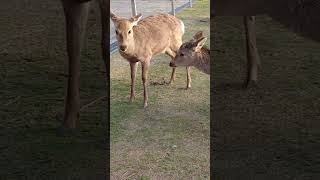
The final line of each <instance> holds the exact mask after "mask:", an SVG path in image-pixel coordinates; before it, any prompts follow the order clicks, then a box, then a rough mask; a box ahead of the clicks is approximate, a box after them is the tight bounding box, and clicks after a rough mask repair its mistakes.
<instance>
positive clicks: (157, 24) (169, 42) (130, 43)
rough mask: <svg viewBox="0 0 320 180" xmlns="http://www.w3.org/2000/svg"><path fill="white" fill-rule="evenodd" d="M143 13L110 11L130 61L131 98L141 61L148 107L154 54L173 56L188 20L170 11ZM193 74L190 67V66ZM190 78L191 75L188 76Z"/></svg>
mask: <svg viewBox="0 0 320 180" xmlns="http://www.w3.org/2000/svg"><path fill="white" fill-rule="evenodd" d="M141 16H142V15H141V14H138V15H136V16H133V17H131V18H129V19H126V18H123V17H119V16H117V15H115V14H114V13H110V18H111V20H112V21H113V23H114V25H115V33H116V38H117V41H118V45H119V53H120V54H121V56H122V57H123V58H125V59H126V60H127V61H128V62H129V64H130V70H131V94H130V99H129V102H132V101H133V99H134V98H135V79H136V71H137V63H138V62H140V63H141V67H142V82H143V95H144V108H146V107H147V105H148V91H147V80H148V71H149V66H150V61H151V59H152V57H153V56H155V55H158V54H161V53H166V54H167V55H169V56H170V57H171V58H172V59H173V58H174V57H175V56H176V54H177V52H178V50H179V47H180V46H181V44H182V36H183V34H184V29H185V27H184V24H183V22H182V21H181V20H179V19H178V18H176V17H175V16H172V15H170V14H157V15H152V16H149V17H146V18H144V19H142V20H140V19H141ZM175 70H176V69H175V68H173V69H172V73H171V79H170V83H173V81H174V80H175ZM187 74H188V77H189V68H187ZM187 81H189V78H187Z"/></svg>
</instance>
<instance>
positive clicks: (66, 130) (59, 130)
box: [56, 126, 76, 137]
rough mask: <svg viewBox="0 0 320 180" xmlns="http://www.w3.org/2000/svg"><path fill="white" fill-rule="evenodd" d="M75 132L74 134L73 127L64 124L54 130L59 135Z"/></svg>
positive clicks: (70, 134) (68, 134)
mask: <svg viewBox="0 0 320 180" xmlns="http://www.w3.org/2000/svg"><path fill="white" fill-rule="evenodd" d="M75 134H76V131H75V129H71V128H66V127H64V126H60V127H58V128H57V130H56V135H57V136H59V137H67V136H73V135H75Z"/></svg>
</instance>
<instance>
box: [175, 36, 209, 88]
mask: <svg viewBox="0 0 320 180" xmlns="http://www.w3.org/2000/svg"><path fill="white" fill-rule="evenodd" d="M206 40H207V38H206V37H204V36H203V33H202V31H199V32H197V33H196V34H195V35H194V36H193V39H191V40H189V41H187V42H185V43H183V44H182V45H181V47H180V48H179V51H178V54H177V56H176V57H175V58H174V59H173V60H172V61H171V62H170V66H171V67H178V66H186V67H188V66H189V67H190V66H194V67H196V68H197V69H199V70H200V71H202V72H204V73H206V74H210V50H209V49H208V48H206V47H204V44H205V42H206ZM188 88H189V87H188V86H187V89H188Z"/></svg>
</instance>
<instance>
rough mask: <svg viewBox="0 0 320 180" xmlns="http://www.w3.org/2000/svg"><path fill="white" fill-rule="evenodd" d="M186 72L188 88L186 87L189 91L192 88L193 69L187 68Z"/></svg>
mask: <svg viewBox="0 0 320 180" xmlns="http://www.w3.org/2000/svg"><path fill="white" fill-rule="evenodd" d="M186 70H187V87H186V89H189V88H191V74H190V73H191V72H190V71H191V67H190V66H187V67H186Z"/></svg>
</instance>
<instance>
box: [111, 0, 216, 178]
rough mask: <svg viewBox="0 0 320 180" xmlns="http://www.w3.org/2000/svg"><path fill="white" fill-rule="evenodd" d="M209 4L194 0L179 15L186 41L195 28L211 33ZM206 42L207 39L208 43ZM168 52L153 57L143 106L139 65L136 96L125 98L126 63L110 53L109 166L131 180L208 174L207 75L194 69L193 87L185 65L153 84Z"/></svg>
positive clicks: (115, 173) (166, 68) (164, 73)
mask: <svg viewBox="0 0 320 180" xmlns="http://www.w3.org/2000/svg"><path fill="white" fill-rule="evenodd" d="M209 8H210V5H209V1H208V0H199V1H196V4H195V5H194V7H193V8H188V9H185V10H184V11H183V12H181V13H179V14H177V17H178V18H180V19H182V20H183V21H184V23H185V26H186V34H185V36H184V40H189V39H190V38H192V36H193V35H194V34H195V33H196V32H197V31H199V30H202V31H204V34H205V35H207V36H208V37H209V26H210V20H209V16H210V9H209ZM209 44H210V42H209V41H208V42H207V45H208V46H209ZM169 62H170V57H169V56H166V55H160V56H156V57H154V58H153V60H152V63H151V69H150V75H149V82H150V83H149V87H148V88H149V104H148V108H147V109H146V110H144V109H143V93H142V92H143V89H142V83H141V66H140V65H139V68H138V73H137V82H136V83H137V87H136V92H137V97H136V99H135V101H134V102H133V103H131V104H130V103H128V100H129V93H130V66H129V63H128V62H127V61H126V60H125V59H123V58H122V57H120V55H119V53H118V52H116V53H114V54H113V55H112V56H111V171H112V176H113V177H114V178H116V177H126V178H129V179H134V178H136V179H154V178H162V179H167V178H173V179H177V178H179V179H186V178H190V177H195V178H196V179H209V132H210V131H209V129H210V127H209V116H210V110H209V109H210V77H209V76H208V75H206V74H204V73H202V72H200V71H198V70H196V69H195V68H192V88H191V89H190V90H184V89H183V88H185V86H186V70H185V68H178V70H177V78H176V81H175V83H174V84H173V85H170V86H168V85H157V84H161V82H163V80H166V81H168V80H169V78H170V75H171V68H170V67H169Z"/></svg>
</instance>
